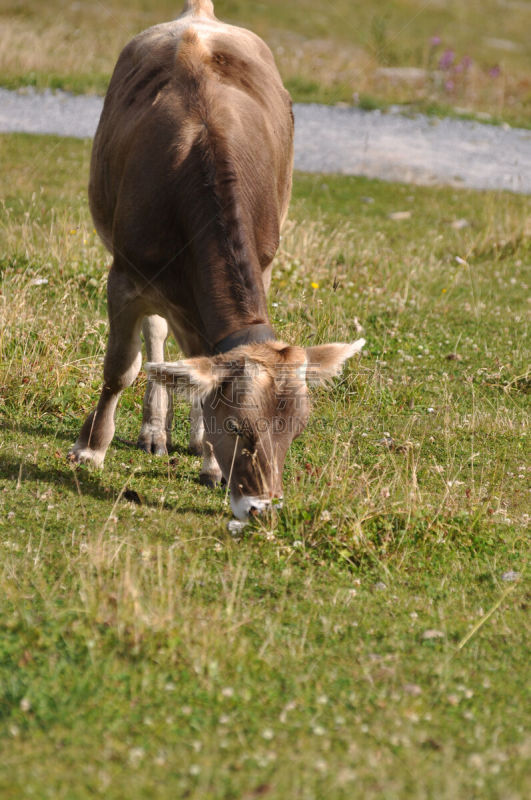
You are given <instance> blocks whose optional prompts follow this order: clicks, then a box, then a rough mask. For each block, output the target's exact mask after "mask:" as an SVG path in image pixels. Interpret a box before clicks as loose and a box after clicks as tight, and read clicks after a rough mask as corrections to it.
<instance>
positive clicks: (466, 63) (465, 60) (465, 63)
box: [461, 56, 472, 72]
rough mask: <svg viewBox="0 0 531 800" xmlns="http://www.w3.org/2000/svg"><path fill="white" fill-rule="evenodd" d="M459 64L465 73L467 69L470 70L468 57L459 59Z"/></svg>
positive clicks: (470, 62) (470, 63) (470, 64)
mask: <svg viewBox="0 0 531 800" xmlns="http://www.w3.org/2000/svg"><path fill="white" fill-rule="evenodd" d="M461 64H462V66H463V69H464V70H465V72H466V71H467V69H470V67H471V66H472V59H471V58H470V56H463V58H462V59H461Z"/></svg>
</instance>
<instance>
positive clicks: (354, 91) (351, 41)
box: [0, 0, 531, 126]
mask: <svg viewBox="0 0 531 800" xmlns="http://www.w3.org/2000/svg"><path fill="white" fill-rule="evenodd" d="M509 5H510V10H508V7H507V4H504V3H501V2H499V1H498V0H482V2H480V1H479V0H469V2H467V3H457V2H448V3H440V2H438V3H427V4H426V3H425V2H423V1H422V0H381V1H380V2H379V3H378V6H377V7H375V5H374V3H372V2H369V0H358V2H357V3H356V5H355V7H353V6H352V3H351V2H349V0H336V2H335V3H333V4H327V5H325V4H323V3H322V2H321V0H292V2H291V3H285V2H282V1H281V0H269V2H268V3H251V4H250V3H247V2H242V0H217V2H216V13H217V15H218V16H219V18H220V19H224V20H227V21H228V22H232V23H235V24H238V25H242V26H244V27H248V28H251V29H252V30H254V31H256V33H258V34H259V35H260V36H262V37H263V38H264V39H265V40H266V41H267V42H268V43H269V44H270V46H271V47H272V50H273V52H274V55H275V58H276V60H277V62H278V64H279V68H280V71H281V74H282V76H283V78H284V80H285V82H286V84H287V86H288V88H289V89H290V91H291V92H292V94H293V97H294V99H295V100H297V101H303V102H308V101H310V102H325V103H335V102H346V103H356V104H357V103H359V104H360V105H362V106H363V103H364V102H366V101H367V98H373V99H372V100H371V103H376V106H375V107H385V106H386V105H389V104H391V103H393V104H396V103H398V104H404V105H406V106H412V107H414V108H418V109H421V110H423V109H437V113H438V114H440V113H445V112H444V109H445V108H451V109H453V110H454V112H457V113H458V114H460V115H462V114H465V115H473V116H474V117H476V118H483V119H485V118H486V119H489V120H490V119H494V120H497V119H502V120H504V121H507V122H510V123H511V124H516V125H523V126H528V125H529V111H530V102H531V82H530V79H529V62H530V55H531V54H530V49H529V37H528V35H527V31H528V30H529V27H530V24H531V6H530V5H529V4H526V3H524V2H511V3H510V4H509ZM179 12H180V4H179V3H178V2H177V4H176V3H175V1H174V0H154V1H153V2H150V3H145V2H143V0H127V2H126V1H125V0H108V2H105V3H92V4H90V3H66V2H64V0H49V2H48V3H46V4H43V3H41V2H38V1H37V0H25V2H22V1H21V0H13V1H12V2H10V3H9V4H7V6H5V8H4V9H2V10H0V20H1V22H2V25H1V26H0V83H1V84H2V85H4V86H8V87H10V88H14V87H18V86H24V85H28V84H29V85H32V86H36V87H38V88H45V87H50V88H61V89H66V90H69V91H74V92H84V91H85V92H99V93H102V92H103V91H104V90H105V87H106V85H107V82H108V80H109V78H110V75H111V72H112V69H113V67H114V64H115V62H116V58H117V57H118V54H119V52H120V50H121V49H122V47H123V46H124V45H125V44H126V43H127V42H128V41H129V40H130V39H131V38H132V37H133V36H134V35H135V34H137V33H138V32H139V31H141V30H143V29H145V28H147V27H149V26H150V25H154V24H157V23H159V22H163V21H166V20H170V19H172V18H174V17H175V16H176V15H177V14H178V13H179ZM450 54H451V55H450ZM404 68H406V69H405V71H404ZM411 68H413V72H412V71H411ZM478 115H479V116H478Z"/></svg>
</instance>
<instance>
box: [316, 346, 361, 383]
mask: <svg viewBox="0 0 531 800" xmlns="http://www.w3.org/2000/svg"><path fill="white" fill-rule="evenodd" d="M364 344H365V339H358V340H357V341H356V342H352V343H351V344H341V343H339V342H336V343H335V344H319V345H316V346H315V347H307V348H306V356H307V358H308V367H307V369H306V383H307V384H308V385H309V386H318V385H319V384H321V383H325V382H326V381H328V380H330V378H334V377H335V376H336V375H339V374H340V372H341V370H342V369H343V364H344V363H345V361H347V359H349V358H352V356H353V355H355V354H356V353H359V352H360V351H361V350H362V348H363V345H364Z"/></svg>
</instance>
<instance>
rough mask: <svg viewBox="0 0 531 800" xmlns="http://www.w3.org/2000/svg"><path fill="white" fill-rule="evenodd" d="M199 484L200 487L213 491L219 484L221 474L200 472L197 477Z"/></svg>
mask: <svg viewBox="0 0 531 800" xmlns="http://www.w3.org/2000/svg"><path fill="white" fill-rule="evenodd" d="M199 483H200V484H201V486H208V488H209V489H215V488H216V486H218V485H219V484H220V483H221V472H220V473H219V474H218V473H217V472H201V474H200V475H199Z"/></svg>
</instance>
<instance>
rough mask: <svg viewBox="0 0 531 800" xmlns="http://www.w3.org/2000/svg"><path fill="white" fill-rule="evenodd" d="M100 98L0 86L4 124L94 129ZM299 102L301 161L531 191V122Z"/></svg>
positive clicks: (0, 123)
mask: <svg viewBox="0 0 531 800" xmlns="http://www.w3.org/2000/svg"><path fill="white" fill-rule="evenodd" d="M102 102H103V101H102V99H101V98H99V97H92V96H73V95H69V94H66V93H64V92H51V91H46V92H42V93H37V92H35V91H34V90H32V89H28V90H23V91H19V92H9V91H7V90H5V89H0V132H15V131H24V132H27V133H55V134H59V135H62V136H75V137H78V138H85V137H92V136H93V135H94V131H95V129H96V125H97V122H98V118H99V115H100V112H101V107H102ZM294 110H295V123H296V124H295V131H296V135H295V166H296V168H297V169H300V170H304V171H306V172H328V173H330V172H339V173H342V174H345V175H366V176H368V177H371V178H383V179H385V180H391V181H404V182H406V183H420V184H436V183H441V184H450V185H454V186H466V187H470V188H474V189H508V190H511V191H513V192H520V193H522V194H531V130H520V129H517V128H509V127H508V126H503V127H498V126H493V125H482V124H480V123H476V122H464V121H460V120H454V119H442V120H439V119H435V118H432V117H423V116H420V115H418V116H415V117H414V118H409V117H405V116H402V115H401V114H398V113H387V114H382V113H381V112H379V111H360V110H359V109H355V108H337V107H331V106H319V105H295V109H294Z"/></svg>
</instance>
